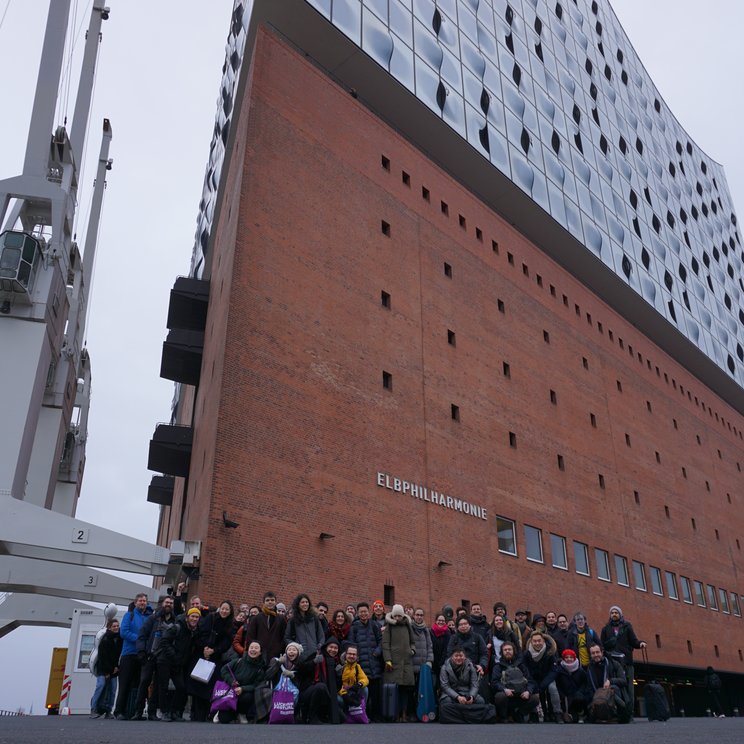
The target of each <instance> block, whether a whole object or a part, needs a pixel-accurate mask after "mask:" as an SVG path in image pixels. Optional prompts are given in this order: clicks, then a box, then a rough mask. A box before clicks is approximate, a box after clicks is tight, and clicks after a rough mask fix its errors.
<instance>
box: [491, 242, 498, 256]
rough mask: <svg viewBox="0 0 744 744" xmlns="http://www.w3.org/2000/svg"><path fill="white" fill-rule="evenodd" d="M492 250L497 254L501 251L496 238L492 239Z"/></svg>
mask: <svg viewBox="0 0 744 744" xmlns="http://www.w3.org/2000/svg"><path fill="white" fill-rule="evenodd" d="M491 250H492V251H493V252H494V253H496V254H498V252H499V244H498V243H497V242H496V241H495V240H492V241H491Z"/></svg>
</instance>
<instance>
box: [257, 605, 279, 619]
mask: <svg viewBox="0 0 744 744" xmlns="http://www.w3.org/2000/svg"><path fill="white" fill-rule="evenodd" d="M261 611H262V612H263V614H264V615H268V616H269V617H276V616H277V614H278V613H277V611H276V610H270V609H269V608H268V607H266V606H265V605H264V607H263V608H262V610H261Z"/></svg>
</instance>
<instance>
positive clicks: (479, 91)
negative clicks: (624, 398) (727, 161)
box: [192, 0, 744, 386]
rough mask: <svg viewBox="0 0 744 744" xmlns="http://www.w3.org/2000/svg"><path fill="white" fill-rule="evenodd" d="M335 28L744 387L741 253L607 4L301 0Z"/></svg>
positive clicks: (212, 168)
mask: <svg viewBox="0 0 744 744" xmlns="http://www.w3.org/2000/svg"><path fill="white" fill-rule="evenodd" d="M289 4H290V5H297V6H298V7H299V6H300V5H301V4H306V5H309V6H311V7H312V8H314V9H315V10H316V11H317V12H318V13H320V15H321V16H322V17H324V18H325V19H327V21H328V22H329V23H331V24H332V25H333V26H334V27H335V28H336V29H338V31H340V32H341V33H342V34H343V35H344V36H345V37H346V38H348V39H349V40H350V41H351V42H352V43H353V44H355V45H357V46H358V47H360V48H361V49H362V50H364V52H365V53H366V54H367V55H368V56H369V57H370V58H371V59H372V60H374V62H376V63H377V64H378V65H379V66H380V67H382V68H383V69H384V70H385V71H386V72H387V73H388V74H389V75H390V76H391V77H392V78H393V79H394V80H396V81H397V82H398V83H400V85H402V86H404V87H405V88H407V89H408V90H409V91H410V93H411V94H412V95H414V96H415V97H416V98H417V99H418V101H420V103H421V105H422V106H425V107H426V108H428V109H429V110H430V112H431V114H432V115H433V116H436V117H438V118H440V119H441V120H442V121H443V122H444V123H446V125H447V126H448V127H449V128H451V129H452V130H453V131H454V132H456V133H457V134H458V135H459V136H460V137H462V138H463V139H464V140H465V141H466V142H467V143H468V144H469V145H470V146H471V147H472V148H473V149H474V150H475V151H477V152H478V153H479V154H480V155H481V156H482V157H483V158H484V159H485V160H487V161H488V162H489V163H490V164H491V165H492V166H493V168H495V169H497V170H498V171H499V172H500V173H502V174H503V175H505V176H506V177H507V178H508V179H510V180H511V181H512V182H513V183H514V184H515V185H516V186H517V187H518V188H519V189H521V190H522V191H523V192H524V193H526V194H527V195H528V196H529V197H530V198H531V199H532V200H533V202H534V203H536V204H537V205H539V206H540V207H541V208H542V210H544V211H545V212H546V213H547V214H549V215H550V216H551V217H552V218H553V219H554V220H555V222H557V223H558V224H559V225H560V226H561V227H562V228H564V229H565V230H566V231H568V232H569V233H570V234H571V235H572V236H573V237H574V238H576V240H577V241H578V242H579V243H580V244H581V245H583V246H584V247H585V248H586V251H587V258H589V256H590V255H591V256H593V257H594V258H596V259H598V260H599V261H601V262H602V263H603V264H604V266H605V267H606V268H607V269H609V270H610V271H611V272H613V273H614V274H615V275H616V276H617V277H618V278H619V279H620V280H621V281H622V282H624V283H626V284H627V285H628V286H629V287H631V288H632V289H633V290H634V291H635V292H636V293H637V295H638V296H639V297H640V298H643V300H645V302H646V303H647V304H648V306H650V307H651V308H653V309H654V311H655V312H656V313H658V314H659V315H660V316H662V317H663V318H665V319H666V320H667V321H668V322H669V323H670V324H671V325H672V326H673V327H674V328H676V329H677V330H678V331H679V332H680V333H681V334H683V335H684V336H685V337H686V338H687V339H688V340H689V341H690V342H691V343H692V344H694V345H695V346H696V347H697V348H698V349H699V350H700V351H701V352H702V353H704V354H705V355H706V356H707V357H708V358H709V359H711V360H712V361H713V362H714V363H715V364H716V365H717V366H718V367H719V368H720V369H722V370H723V371H724V372H725V373H726V374H727V375H729V376H730V377H731V378H733V379H734V380H735V381H736V382H737V383H738V384H739V385H740V386H744V268H743V267H744V250H743V249H742V244H741V237H740V235H739V231H738V225H737V218H736V215H735V213H734V209H733V205H732V199H731V196H730V194H729V192H728V187H727V184H726V178H725V175H724V171H723V168H722V166H721V165H719V164H718V163H716V162H715V161H713V160H711V159H710V158H709V157H708V156H707V155H706V154H705V153H704V152H703V151H702V150H700V148H699V147H698V146H697V145H696V144H695V143H694V142H693V141H692V140H691V138H690V137H689V135H688V134H687V132H686V131H685V130H684V129H683V128H682V126H681V125H680V124H679V122H678V121H677V120H676V119H675V117H674V116H673V114H672V113H671V111H670V110H669V108H668V107H667V105H666V104H665V103H664V101H663V99H662V97H661V94H660V93H659V91H658V90H657V89H656V87H655V86H654V84H653V81H652V80H651V79H650V77H649V76H648V74H647V73H646V70H645V68H644V67H643V64H642V62H641V61H640V59H639V58H638V56H637V55H636V53H635V51H634V49H633V47H632V46H631V44H630V41H629V40H628V37H627V36H626V34H625V32H624V31H623V29H622V26H621V25H620V22H619V21H618V19H617V17H616V16H615V14H614V12H613V10H612V8H611V7H610V5H609V3H608V2H607V1H606V0H603V1H602V2H590V1H589V0H576V2H573V1H571V2H568V1H566V2H563V3H562V2H557V3H556V4H555V5H552V4H548V5H545V4H543V3H535V2H533V1H531V0H439V1H438V2H436V3H435V2H434V0H293V1H292V2H291V3H289ZM259 5H261V2H260V0H255V1H254V0H236V2H235V5H234V11H233V21H232V24H231V30H230V34H229V36H228V40H227V60H226V64H225V67H224V73H223V80H222V86H221V93H220V99H219V102H218V104H219V106H218V112H217V121H216V125H215V131H214V136H213V141H212V147H211V149H210V158H209V163H208V167H207V174H206V177H205V184H204V191H203V197H202V202H201V205H200V214H199V218H198V224H197V234H196V244H195V248H194V259H193V262H192V272H194V273H195V274H197V275H198V274H199V272H200V271H201V264H202V262H203V258H204V252H205V251H206V250H207V246H208V243H209V234H210V230H211V222H212V219H213V217H214V211H215V204H216V191H217V187H218V183H219V179H220V174H221V169H222V163H223V160H224V153H225V145H226V143H227V139H228V133H229V127H230V121H231V116H232V107H233V99H234V97H235V92H236V84H237V80H238V76H239V72H240V66H241V62H242V55H243V50H244V46H245V40H246V35H247V29H248V25H249V22H250V15H251V13H252V12H253V10H254V6H259Z"/></svg>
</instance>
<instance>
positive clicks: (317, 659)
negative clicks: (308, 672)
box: [315, 654, 323, 664]
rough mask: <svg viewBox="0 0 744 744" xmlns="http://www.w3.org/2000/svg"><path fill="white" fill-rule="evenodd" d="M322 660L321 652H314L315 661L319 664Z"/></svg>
mask: <svg viewBox="0 0 744 744" xmlns="http://www.w3.org/2000/svg"><path fill="white" fill-rule="evenodd" d="M322 661H323V654H315V663H316V664H320V663H322Z"/></svg>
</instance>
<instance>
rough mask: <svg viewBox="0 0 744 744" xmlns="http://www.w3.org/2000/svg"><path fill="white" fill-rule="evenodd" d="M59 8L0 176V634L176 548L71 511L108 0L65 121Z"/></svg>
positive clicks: (65, 12) (82, 430)
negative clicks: (81, 228) (13, 160)
mask: <svg viewBox="0 0 744 744" xmlns="http://www.w3.org/2000/svg"><path fill="white" fill-rule="evenodd" d="M69 15H70V0H52V1H51V2H50V6H49V13H48V17H47V26H46V32H45V37H44V45H43V49H42V57H41V64H40V68H39V76H38V81H37V85H36V93H35V98H34V104H33V112H32V117H31V125H30V128H29V134H28V142H27V145H26V154H25V159H24V163H23V172H22V173H21V174H20V175H18V176H15V177H12V178H6V179H3V180H0V349H2V357H1V359H2V362H1V363H0V370H1V371H0V380H2V386H1V388H2V395H0V422H1V423H2V425H1V426H0V592H5V593H6V594H5V597H4V600H3V601H2V603H1V604H0V637H2V636H3V635H5V634H6V633H8V632H10V631H11V630H13V628H15V627H18V626H19V625H57V626H63V627H64V626H67V627H69V625H70V621H71V618H72V614H73V609H75V607H80V606H82V605H80V603H78V602H76V601H75V600H88V601H95V602H110V601H114V602H117V603H119V604H125V603H127V602H128V601H129V600H130V599H131V598H133V597H134V595H135V594H136V593H137V592H139V591H148V588H149V590H150V592H152V589H151V587H147V586H144V585H142V584H139V583H136V582H132V581H127V580H125V579H122V578H118V577H115V576H113V575H111V574H109V573H106V572H105V571H104V572H101V571H98V570H96V569H99V568H103V569H114V570H120V571H129V572H134V573H141V574H147V575H150V576H163V575H165V574H166V573H167V572H168V568H169V563H170V565H171V566H172V567H175V565H178V566H179V567H180V562H181V559H182V554H183V552H184V544H183V543H178V544H174V545H173V546H171V547H172V550H171V551H169V550H167V549H165V548H163V547H160V546H157V545H153V544H150V543H147V542H145V541H143V540H138V539H135V538H132V537H128V536H126V535H122V534H119V533H117V532H114V531H113V530H107V529H104V528H101V527H98V526H96V525H94V524H89V523H86V522H81V521H80V520H78V519H76V518H75V511H76V508H77V501H78V496H79V494H80V486H81V482H82V477H83V470H84V466H85V444H86V438H87V420H88V407H89V404H90V385H91V373H90V357H89V355H88V351H87V349H86V348H85V347H84V345H83V340H84V331H85V322H86V317H87V313H88V302H89V298H90V289H91V277H92V270H93V264H94V258H95V252H96V243H97V240H98V226H99V220H100V216H101V206H102V202H103V193H104V189H105V185H106V181H105V177H106V173H107V171H108V170H110V169H111V164H112V161H111V160H110V159H109V145H110V143H111V135H112V130H111V124H110V122H109V121H108V119H104V120H103V135H102V139H101V148H100V153H99V156H98V163H97V167H96V176H95V186H94V192H93V198H92V204H91V211H90V215H89V220H88V226H87V231H86V235H85V242H84V244H83V251H82V256H81V252H80V249H79V247H78V245H77V243H76V242H75V240H74V239H73V235H74V232H73V224H74V218H75V210H76V207H77V201H78V177H79V172H80V165H81V161H82V158H83V153H84V148H85V140H86V135H87V130H88V119H89V115H90V107H91V98H92V92H93V81H94V72H95V66H96V61H97V56H98V47H99V43H100V39H101V33H100V30H101V25H102V22H103V21H104V20H107V19H108V17H109V8H108V7H106V6H104V5H103V2H102V0H94V2H93V8H92V11H91V16H90V24H89V27H88V32H87V36H86V42H85V50H84V54H83V61H82V69H81V73H80V80H79V84H78V90H77V99H76V102H75V109H74V115H73V120H72V126H71V128H70V130H69V132H68V130H67V128H66V126H63V125H61V126H57V127H56V128H55V127H54V118H55V110H56V106H57V95H58V89H59V85H60V76H61V71H62V67H63V56H64V49H65V38H66V34H67V27H68V19H69ZM6 114H7V112H6ZM6 144H7V143H6ZM187 545H188V549H189V550H191V551H192V554H193V552H194V551H195V550H196V551H197V552H198V545H196V546H195V545H194V544H187Z"/></svg>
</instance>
